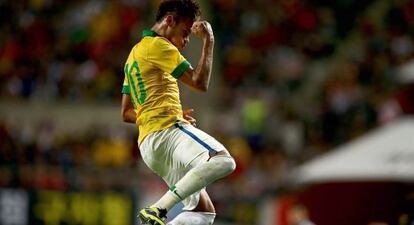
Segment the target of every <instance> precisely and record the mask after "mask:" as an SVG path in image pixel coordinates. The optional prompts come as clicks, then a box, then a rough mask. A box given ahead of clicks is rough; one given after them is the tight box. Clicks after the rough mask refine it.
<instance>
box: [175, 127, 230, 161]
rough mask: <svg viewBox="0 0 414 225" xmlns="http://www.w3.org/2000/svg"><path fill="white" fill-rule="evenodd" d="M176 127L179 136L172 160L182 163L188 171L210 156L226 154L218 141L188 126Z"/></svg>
mask: <svg viewBox="0 0 414 225" xmlns="http://www.w3.org/2000/svg"><path fill="white" fill-rule="evenodd" d="M176 127H177V132H178V133H179V135H177V141H176V143H177V145H176V150H175V151H174V158H176V159H178V160H179V161H181V162H183V163H184V165H185V167H188V168H189V169H190V168H192V167H194V166H197V165H199V164H200V163H203V162H206V161H207V160H208V159H209V158H210V154H212V155H215V154H217V153H221V152H223V151H225V152H227V150H226V148H225V147H224V146H223V145H222V144H221V143H220V142H219V141H217V140H216V139H215V138H213V137H212V136H210V135H209V134H207V133H205V132H204V131H202V130H200V129H198V128H196V127H194V126H192V125H190V124H185V123H179V124H177V125H176Z"/></svg>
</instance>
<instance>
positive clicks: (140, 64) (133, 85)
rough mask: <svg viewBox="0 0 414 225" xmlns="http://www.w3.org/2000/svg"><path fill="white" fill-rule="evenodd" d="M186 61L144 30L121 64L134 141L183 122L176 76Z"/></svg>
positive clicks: (159, 38) (154, 35)
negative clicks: (135, 130) (135, 129)
mask: <svg viewBox="0 0 414 225" xmlns="http://www.w3.org/2000/svg"><path fill="white" fill-rule="evenodd" d="M190 66H191V65H190V63H189V62H188V61H187V60H186V59H185V58H184V57H183V56H182V55H181V53H180V52H179V51H178V49H177V47H175V46H174V45H173V44H172V43H171V42H170V41H169V40H168V39H166V38H164V37H161V36H159V35H158V34H157V33H155V32H154V31H152V30H149V29H145V30H144V31H143V35H142V39H141V41H140V42H138V43H137V44H136V45H135V46H134V47H133V48H132V50H131V52H130V54H129V56H128V59H127V61H126V63H125V67H124V83H123V87H122V93H124V94H129V95H130V96H131V99H132V102H133V104H134V109H135V112H136V114H137V120H136V124H137V125H138V128H139V137H138V143H141V142H142V140H143V139H144V138H145V137H146V136H147V135H148V134H150V133H152V132H155V131H158V130H163V129H165V128H168V127H170V126H173V125H174V124H175V123H176V122H177V121H184V122H187V121H186V120H184V118H183V111H182V106H181V102H180V93H179V89H178V84H177V79H178V78H179V77H180V76H181V75H182V74H183V73H184V71H185V70H186V69H187V68H189V67H190Z"/></svg>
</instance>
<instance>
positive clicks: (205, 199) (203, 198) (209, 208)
mask: <svg viewBox="0 0 414 225" xmlns="http://www.w3.org/2000/svg"><path fill="white" fill-rule="evenodd" d="M191 211H194V212H211V213H215V212H216V210H215V208H214V205H213V202H212V201H211V199H210V196H209V195H208V193H207V191H206V190H205V189H202V190H201V191H200V199H199V201H198V205H197V206H196V207H195V208H194V209H193V210H191Z"/></svg>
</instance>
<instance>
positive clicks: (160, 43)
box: [152, 36, 178, 51]
mask: <svg viewBox="0 0 414 225" xmlns="http://www.w3.org/2000/svg"><path fill="white" fill-rule="evenodd" d="M152 47H154V49H155V50H160V51H163V50H178V49H177V47H175V45H173V44H172V43H171V42H170V41H169V40H168V39H167V38H165V37H161V36H157V37H153V40H152Z"/></svg>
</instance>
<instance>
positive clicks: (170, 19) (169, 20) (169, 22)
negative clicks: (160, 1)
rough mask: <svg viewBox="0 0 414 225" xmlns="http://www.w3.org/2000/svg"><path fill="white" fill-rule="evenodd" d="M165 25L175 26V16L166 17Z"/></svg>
mask: <svg viewBox="0 0 414 225" xmlns="http://www.w3.org/2000/svg"><path fill="white" fill-rule="evenodd" d="M165 23H166V24H167V25H168V26H174V24H175V19H174V16H173V15H167V16H166V17H165Z"/></svg>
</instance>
